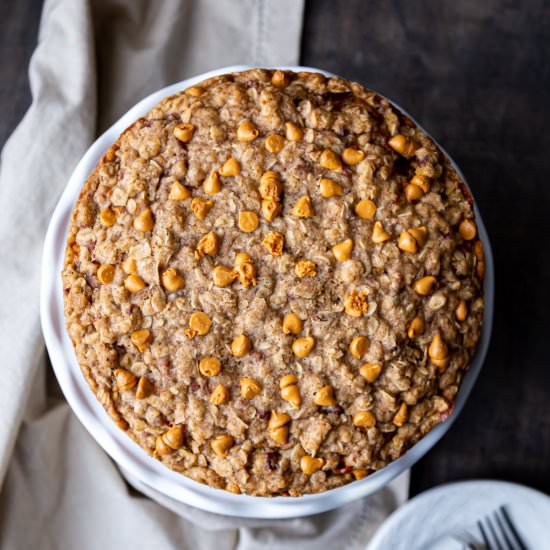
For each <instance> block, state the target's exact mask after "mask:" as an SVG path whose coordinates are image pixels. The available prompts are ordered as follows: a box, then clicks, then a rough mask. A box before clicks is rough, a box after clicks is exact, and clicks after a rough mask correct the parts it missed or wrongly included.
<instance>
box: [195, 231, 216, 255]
mask: <svg viewBox="0 0 550 550" xmlns="http://www.w3.org/2000/svg"><path fill="white" fill-rule="evenodd" d="M219 249H220V240H219V238H218V236H217V235H216V233H214V231H210V233H207V234H206V235H205V236H204V237H202V238H201V240H200V241H199V242H198V243H197V248H195V258H196V259H197V260H200V259H201V258H202V257H203V256H207V255H208V256H216V254H218V252H219Z"/></svg>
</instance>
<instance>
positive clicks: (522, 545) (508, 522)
mask: <svg viewBox="0 0 550 550" xmlns="http://www.w3.org/2000/svg"><path fill="white" fill-rule="evenodd" d="M499 510H500V512H501V514H502V517H503V518H504V521H505V522H506V525H507V526H508V529H510V532H511V533H512V536H513V537H514V539H515V541H516V544H517V545H518V546H519V548H520V550H527V546H526V545H525V543H524V542H523V539H522V538H521V537H520V535H519V533H518V531H517V529H516V526H515V525H514V522H513V521H512V518H511V517H510V514H509V513H508V510H507V509H506V506H501V507H500V508H499Z"/></svg>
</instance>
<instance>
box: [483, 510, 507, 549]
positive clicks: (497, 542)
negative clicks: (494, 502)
mask: <svg viewBox="0 0 550 550" xmlns="http://www.w3.org/2000/svg"><path fill="white" fill-rule="evenodd" d="M485 521H486V523H487V527H488V528H489V531H491V534H492V535H493V539H494V540H495V544H496V548H497V550H506V548H503V547H502V546H501V545H500V540H499V538H498V537H497V533H496V531H495V528H494V526H493V522H492V521H491V517H490V516H487V517H486V518H485Z"/></svg>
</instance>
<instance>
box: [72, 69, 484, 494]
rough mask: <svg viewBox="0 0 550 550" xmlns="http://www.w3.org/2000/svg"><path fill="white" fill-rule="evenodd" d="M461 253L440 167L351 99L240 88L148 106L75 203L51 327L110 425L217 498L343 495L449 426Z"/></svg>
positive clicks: (478, 319) (300, 85) (409, 130)
mask: <svg viewBox="0 0 550 550" xmlns="http://www.w3.org/2000/svg"><path fill="white" fill-rule="evenodd" d="M484 266H485V264H484V259H483V246H482V243H481V241H480V240H479V238H478V232H477V227H476V222H475V219H474V211H473V201H472V198H471V196H470V194H469V192H468V190H467V189H466V187H465V185H464V183H463V182H462V181H461V179H460V177H459V175H458V174H457V172H456V171H455V170H454V169H453V167H452V165H451V163H450V161H449V159H448V158H447V157H446V156H445V155H444V154H443V153H442V152H441V150H440V149H439V148H438V147H437V146H436V145H435V144H434V143H433V141H432V140H431V139H430V138H429V137H428V136H426V134H425V133H424V132H422V131H421V130H420V129H419V128H418V127H417V126H416V125H415V124H414V123H413V122H412V121H411V120H410V119H409V118H408V117H406V116H404V115H403V114H401V113H400V112H399V111H398V110H397V109H396V108H395V107H393V106H392V105H391V104H390V103H389V102H388V101H387V100H386V99H384V98H383V97H380V96H379V95H377V94H376V93H374V92H372V91H369V90H367V89H365V88H364V87H362V86H361V85H359V84H357V83H353V82H349V81H346V80H344V79H342V78H326V77H324V76H322V75H320V74H316V73H308V72H304V73H297V74H296V73H292V72H289V71H280V70H277V71H269V70H260V69H255V70H250V71H246V72H241V73H236V74H228V75H224V76H218V77H214V78H211V79H209V80H206V81H204V82H202V83H201V84H199V85H196V86H193V87H191V88H188V89H187V90H184V91H182V92H180V93H177V94H176V95H173V96H171V97H167V98H166V99H164V100H162V101H161V102H160V103H159V104H158V105H157V106H156V107H154V108H153V109H152V110H151V111H150V112H149V113H148V114H147V115H146V116H145V117H143V118H140V119H139V120H137V121H136V122H135V123H134V124H133V125H132V126H130V127H129V128H128V129H127V130H126V131H125V132H124V133H123V134H122V135H121V136H120V138H119V139H118V141H117V142H116V143H115V144H113V145H112V146H111V147H110V148H109V150H108V151H107V152H106V153H105V155H104V157H103V158H102V160H101V161H100V162H99V164H98V166H97V167H96V169H95V171H94V172H93V173H92V174H91V175H90V177H89V178H88V180H87V182H86V184H85V185H84V188H83V190H82V192H81V194H80V197H79V199H78V201H77V203H76V205H75V208H74V211H73V214H72V219H71V223H70V229H69V237H68V244H67V250H66V256H65V267H64V271H63V287H64V298H65V314H66V322H67V329H68V332H69V335H70V337H71V340H72V342H73V344H74V348H75V351H76V356H77V358H78V361H79V363H80V366H81V368H82V372H83V373H84V376H85V377H86V379H87V381H88V383H89V385H90V388H91V389H92V391H93V392H94V393H95V395H96V396H97V399H98V400H99V402H100V403H101V404H102V405H103V407H104V408H105V410H106V411H107V412H108V413H109V414H110V415H111V417H112V419H113V420H114V422H116V424H117V425H118V426H119V427H120V428H121V429H123V430H125V431H126V433H127V434H128V435H129V436H130V437H131V438H132V439H133V440H134V441H135V442H137V443H138V444H139V445H140V446H141V447H143V448H144V449H145V450H146V451H147V452H148V453H150V454H151V455H153V456H154V457H156V458H157V459H158V460H160V461H162V463H163V464H164V465H166V466H167V467H169V468H171V469H173V470H175V471H177V472H181V473H182V474H183V475H186V476H188V477H190V478H192V479H194V480H196V481H198V482H201V483H206V484H208V485H210V486H212V487H217V488H221V489H226V490H229V491H232V492H234V493H246V494H249V495H261V496H274V495H291V496H299V495H302V494H305V493H315V492H320V491H325V490H328V489H331V488H334V487H338V486H341V485H343V484H345V483H348V482H352V481H354V480H357V479H361V478H363V477H365V476H367V475H369V474H370V473H371V472H374V471H376V470H378V469H380V468H383V467H384V466H386V465H387V464H388V463H390V462H391V461H393V460H395V459H397V458H398V457H399V456H401V455H402V454H403V453H404V452H405V451H406V450H407V449H408V448H409V447H411V445H413V444H414V443H416V442H417V441H418V440H419V439H420V438H422V437H423V436H424V435H425V434H426V433H428V432H429V431H430V430H431V429H432V428H433V427H434V426H435V425H436V424H438V423H439V422H441V421H443V420H444V419H445V418H446V417H447V416H448V415H449V414H450V412H451V410H452V407H453V401H454V399H455V397H456V394H457V392H458V390H459V387H460V384H461V381H462V379H463V376H464V374H465V372H466V370H467V369H468V366H469V364H470V362H471V360H472V357H473V354H474V352H475V348H476V344H477V342H478V339H479V335H480V328H481V323H482V319H483V274H484Z"/></svg>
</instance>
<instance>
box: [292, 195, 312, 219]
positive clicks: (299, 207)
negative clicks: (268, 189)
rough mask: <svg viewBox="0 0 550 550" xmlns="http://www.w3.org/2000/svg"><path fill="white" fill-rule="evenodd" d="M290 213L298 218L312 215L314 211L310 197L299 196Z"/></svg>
mask: <svg viewBox="0 0 550 550" xmlns="http://www.w3.org/2000/svg"><path fill="white" fill-rule="evenodd" d="M292 213H293V214H294V215H295V216H298V218H309V217H310V216H313V213H314V212H313V206H312V205H311V199H310V198H309V197H308V196H304V197H300V198H299V199H298V200H297V201H296V204H295V205H294V208H293V209H292Z"/></svg>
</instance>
